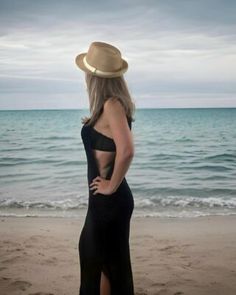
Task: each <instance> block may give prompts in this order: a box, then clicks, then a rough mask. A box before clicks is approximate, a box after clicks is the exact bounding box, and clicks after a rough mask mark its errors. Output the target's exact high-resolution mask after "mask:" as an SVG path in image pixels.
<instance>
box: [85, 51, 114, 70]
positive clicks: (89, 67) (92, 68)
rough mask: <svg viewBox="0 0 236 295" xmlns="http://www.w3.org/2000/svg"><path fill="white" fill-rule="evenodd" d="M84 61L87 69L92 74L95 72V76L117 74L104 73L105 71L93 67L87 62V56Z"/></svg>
mask: <svg viewBox="0 0 236 295" xmlns="http://www.w3.org/2000/svg"><path fill="white" fill-rule="evenodd" d="M83 61H84V64H85V66H86V68H87V69H89V70H90V71H91V72H93V73H95V74H101V75H112V74H114V73H116V72H103V71H100V70H98V69H97V68H95V67H93V66H91V65H90V64H89V63H88V62H87V60H86V55H85V56H84V58H83Z"/></svg>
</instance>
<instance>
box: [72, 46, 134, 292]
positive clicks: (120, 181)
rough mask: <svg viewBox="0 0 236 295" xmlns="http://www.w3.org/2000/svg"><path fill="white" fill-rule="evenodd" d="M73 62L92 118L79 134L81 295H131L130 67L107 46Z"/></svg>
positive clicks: (111, 47)
mask: <svg viewBox="0 0 236 295" xmlns="http://www.w3.org/2000/svg"><path fill="white" fill-rule="evenodd" d="M75 61H76V64H77V66H78V67H79V68H80V69H81V70H83V71H84V72H85V74H86V83H87V91H88V96H89V103H90V113H91V117H90V118H84V119H83V123H84V125H83V127H82V129H81V137H82V140H83V144H84V148H85V152H86V157H87V168H88V169H87V179H88V188H89V202H88V210H87V215H86V218H85V222H84V226H83V228H82V231H81V234H80V239H79V244H78V250H79V257H80V274H81V277H80V293H79V294H80V295H118V294H119V295H133V294H134V286H133V275H132V267H131V260H130V249H129V232H130V218H131V215H132V212H133V208H134V199H133V195H132V192H131V190H130V188H129V185H128V183H127V182H126V178H125V174H126V172H127V171H128V168H129V166H130V163H131V161H132V158H133V156H134V145H133V137H132V133H131V122H132V121H134V119H133V117H132V115H133V112H134V109H135V105H134V103H133V102H132V100H131V97H130V94H129V91H128V88H127V86H126V82H125V80H124V78H123V73H124V72H125V71H127V69H128V63H127V62H126V61H125V60H124V59H122V58H121V53H120V51H119V50H118V49H117V48H116V47H114V46H112V45H111V44H107V43H104V42H93V43H92V44H91V45H90V47H89V50H88V52H87V53H81V54H79V55H78V56H77V57H76V60H75Z"/></svg>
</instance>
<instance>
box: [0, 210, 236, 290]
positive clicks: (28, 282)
mask: <svg viewBox="0 0 236 295" xmlns="http://www.w3.org/2000/svg"><path fill="white" fill-rule="evenodd" d="M83 223H84V217H83V218H81V217H80V218H78V219H77V218H60V217H58V218H49V217H0V236H1V239H0V262H1V263H0V290H1V294H3V295H5V294H7V295H11V294H12V295H14V294H17V295H21V294H27V295H33V294H34V295H36V294H37V295H39V294H40V295H49V294H51V295H52V294H54V295H67V294H68V295H78V290H79V284H80V268H79V255H78V241H79V236H80V232H81V229H82V226H83ZM235 245H236V216H233V215H232V216H207V217H198V218H167V217H162V218H157V217H149V218H143V217H133V218H132V219H131V224H130V253H131V262H132V269H133V277H134V286H135V294H137V295H141V294H142V295H144V294H147V295H149V294H150V295H154V294H155V295H157V294H160V295H169V294H171V295H173V294H175V295H183V294H187V295H203V294H204V295H211V294H212V295H213V294H214V295H234V294H236V280H235V277H236V251H235V249H236V248H235Z"/></svg>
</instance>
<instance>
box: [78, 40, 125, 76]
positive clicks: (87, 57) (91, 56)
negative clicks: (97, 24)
mask: <svg viewBox="0 0 236 295" xmlns="http://www.w3.org/2000/svg"><path fill="white" fill-rule="evenodd" d="M75 63H76V65H77V66H78V67H79V68H80V69H81V70H83V71H85V72H87V73H92V74H93V75H95V76H99V77H103V78H112V77H119V76H121V75H122V74H123V73H125V72H126V71H127V70H128V63H127V61H126V60H124V59H123V58H122V57H121V53H120V50H119V49H118V48H116V47H114V46H113V45H111V44H108V43H104V42H93V43H91V45H90V47H89V50H88V52H85V53H81V54H79V55H77V56H76V58H75Z"/></svg>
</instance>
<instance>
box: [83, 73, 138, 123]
mask: <svg viewBox="0 0 236 295" xmlns="http://www.w3.org/2000/svg"><path fill="white" fill-rule="evenodd" d="M85 80H86V84H87V91H88V96H89V109H90V114H91V116H90V117H83V118H82V123H83V124H85V123H86V124H87V125H94V124H95V122H96V121H97V119H98V118H99V116H100V115H101V113H102V111H103V105H104V102H105V101H106V100H108V99H111V98H117V99H119V101H120V102H121V104H122V105H123V106H124V109H125V112H126V115H127V116H128V117H129V118H130V119H131V121H133V122H134V121H135V119H134V117H133V116H134V112H135V104H134V102H133V101H132V98H131V95H130V93H129V90H128V87H127V84H126V81H125V79H124V77H123V75H122V76H120V77H114V78H103V77H98V76H95V75H93V74H90V73H87V72H86V73H85Z"/></svg>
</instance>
